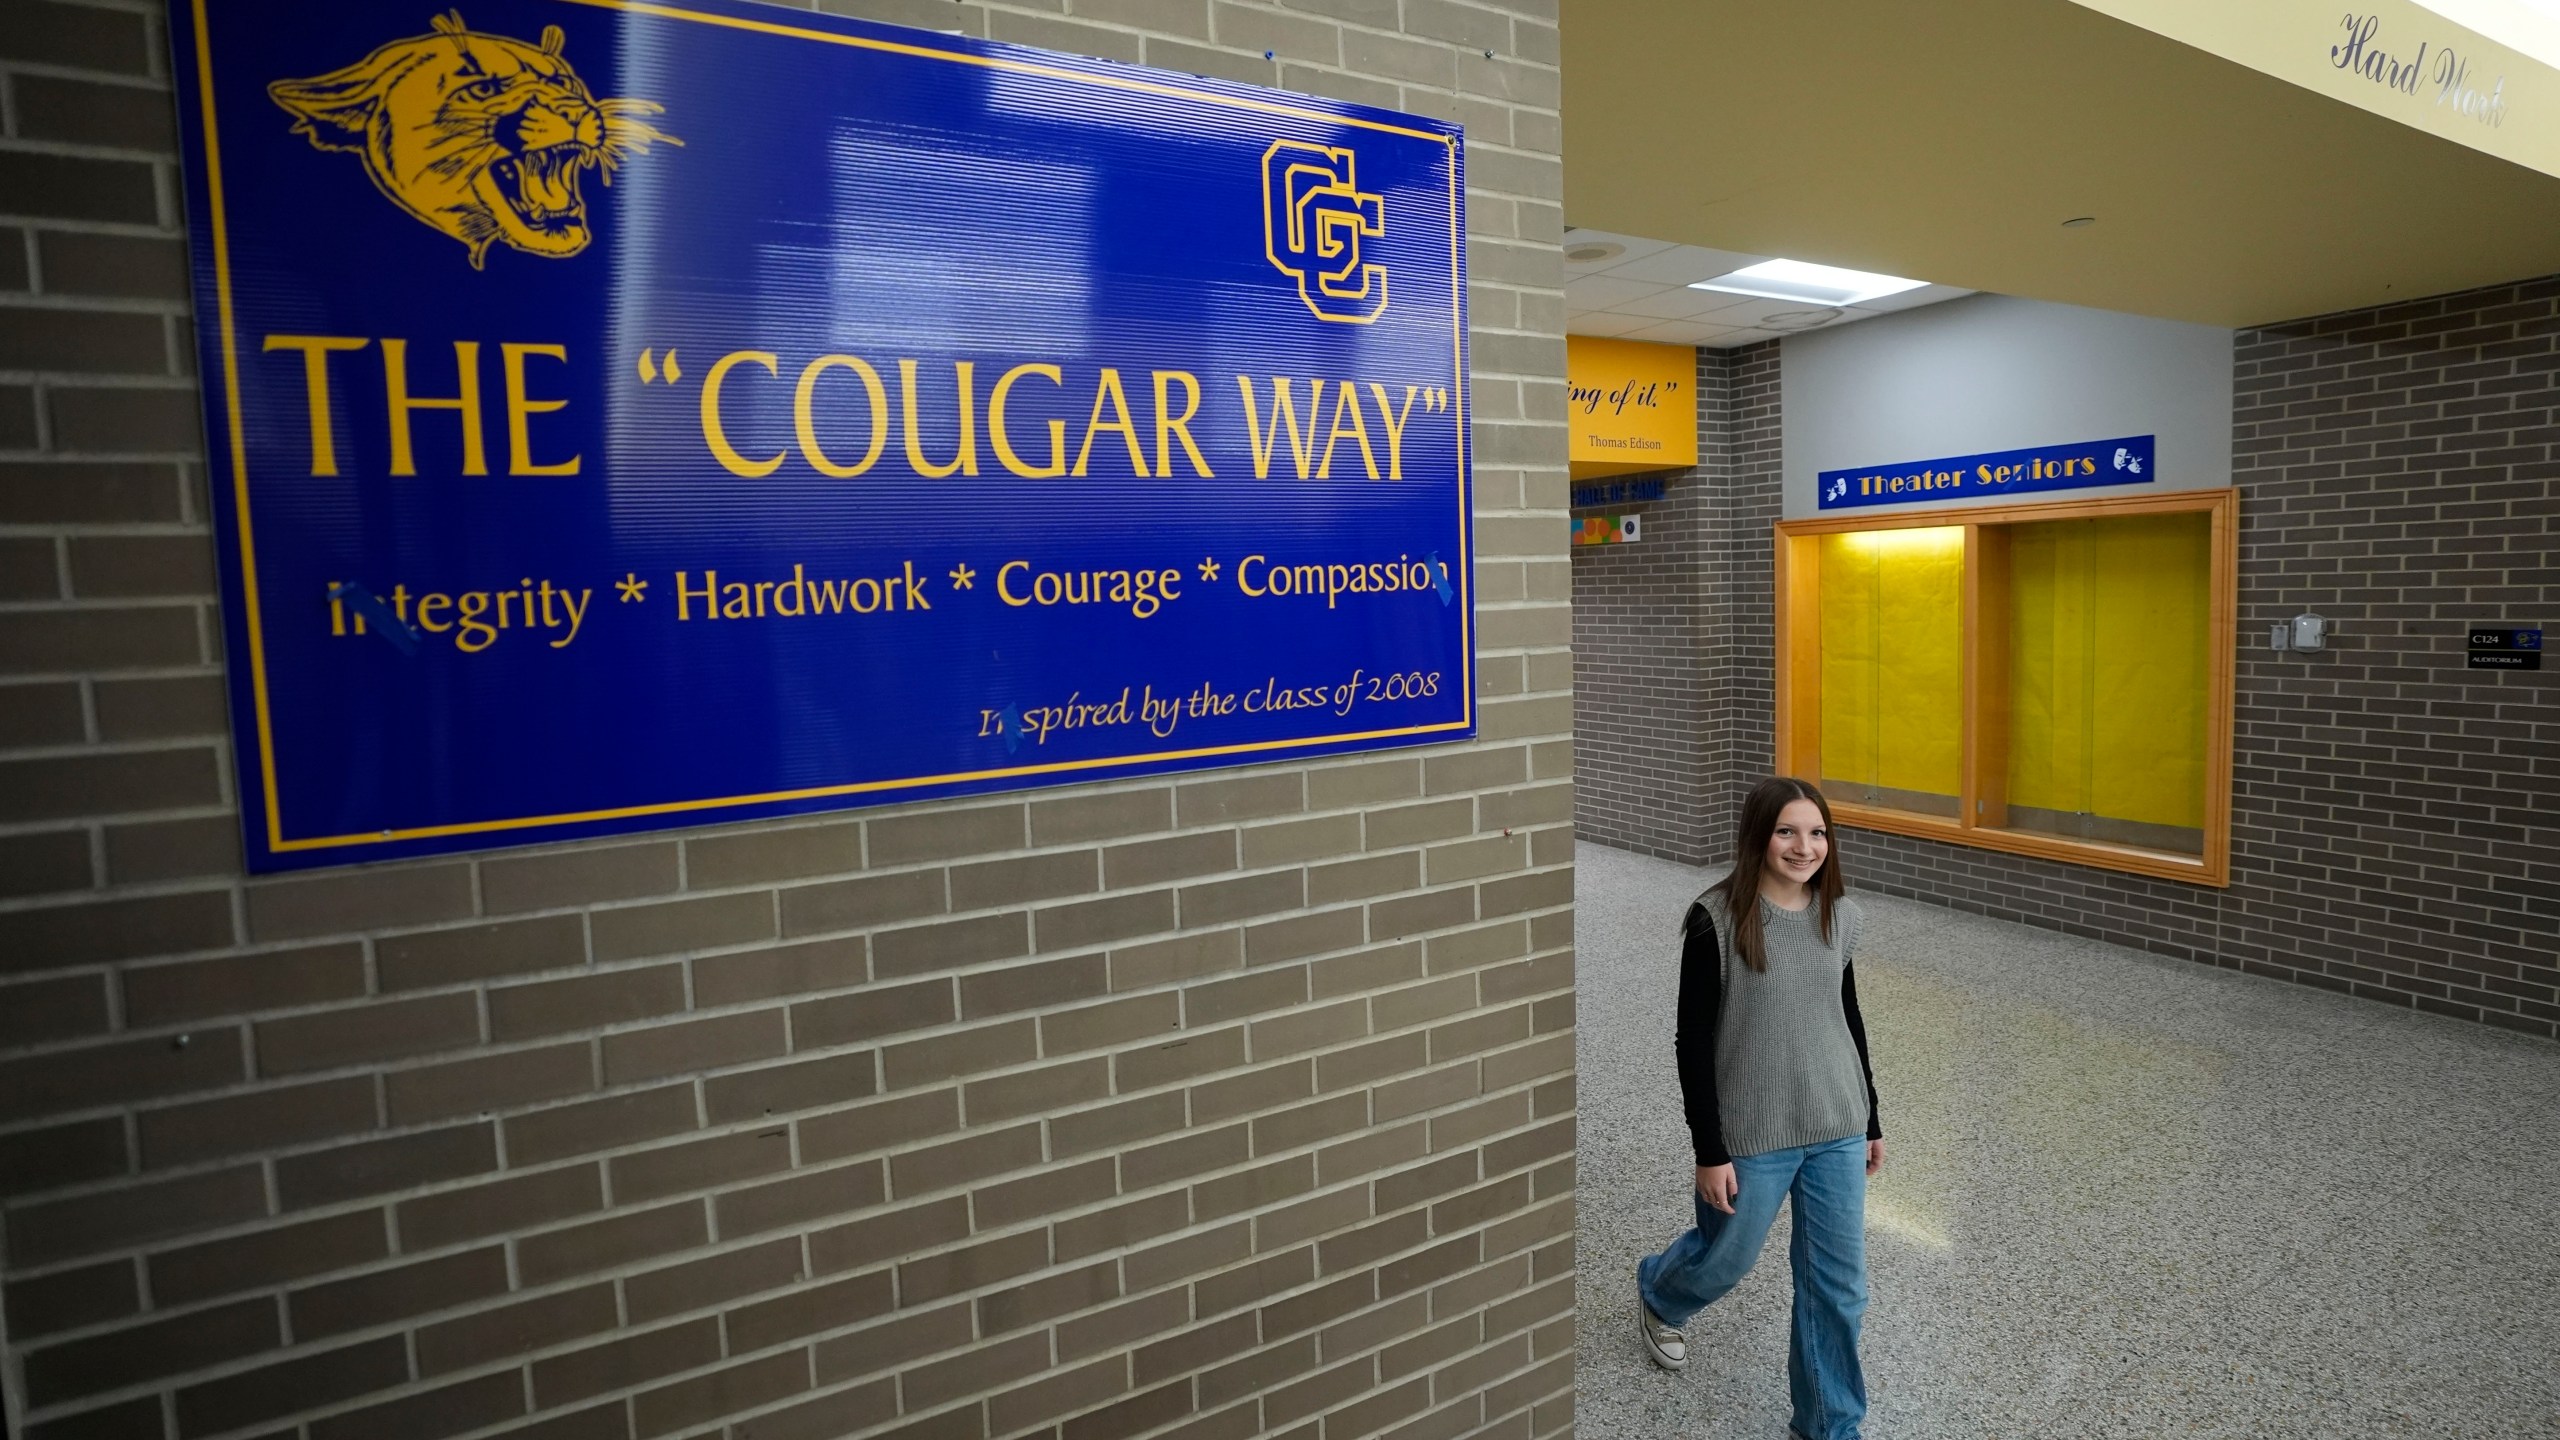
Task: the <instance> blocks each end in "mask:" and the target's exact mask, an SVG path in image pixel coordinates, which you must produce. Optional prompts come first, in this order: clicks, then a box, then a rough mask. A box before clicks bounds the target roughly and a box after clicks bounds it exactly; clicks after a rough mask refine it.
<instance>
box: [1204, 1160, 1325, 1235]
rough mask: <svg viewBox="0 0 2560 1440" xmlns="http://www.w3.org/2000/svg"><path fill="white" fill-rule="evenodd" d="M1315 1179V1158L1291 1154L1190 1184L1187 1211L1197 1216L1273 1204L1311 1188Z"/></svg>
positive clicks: (1208, 1216)
mask: <svg viewBox="0 0 2560 1440" xmlns="http://www.w3.org/2000/svg"><path fill="white" fill-rule="evenodd" d="M1315 1183H1316V1163H1315V1158H1314V1157H1313V1156H1310V1155H1293V1156H1290V1157H1289V1158H1287V1159H1285V1160H1275V1161H1272V1162H1270V1163H1268V1164H1263V1165H1256V1166H1254V1167H1253V1168H1251V1169H1249V1170H1238V1171H1235V1172H1234V1173H1232V1174H1227V1175H1219V1176H1215V1177H1212V1178H1210V1179H1207V1180H1203V1181H1201V1182H1200V1183H1199V1184H1197V1185H1194V1186H1192V1187H1191V1212H1192V1215H1193V1217H1194V1218H1195V1219H1199V1220H1213V1219H1217V1218H1218V1217H1220V1216H1225V1215H1241V1214H1244V1213H1245V1212H1247V1211H1252V1210H1260V1209H1264V1208H1266V1207H1269V1206H1272V1205H1277V1204H1279V1203H1280V1202H1281V1201H1283V1200H1286V1199H1288V1198H1289V1197H1290V1196H1292V1195H1303V1194H1305V1193H1306V1192H1307V1191H1309V1190H1312V1189H1314V1188H1315Z"/></svg>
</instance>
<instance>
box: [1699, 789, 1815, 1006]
mask: <svg viewBox="0 0 2560 1440" xmlns="http://www.w3.org/2000/svg"><path fill="white" fill-rule="evenodd" d="M1798 800H1810V801H1812V802H1813V808H1814V809H1816V810H1819V811H1821V812H1822V828H1823V830H1824V832H1825V834H1826V835H1827V837H1828V838H1829V840H1830V842H1831V843H1830V846H1829V848H1828V849H1827V850H1826V851H1825V852H1824V854H1823V857H1822V868H1821V869H1820V870H1817V871H1815V872H1814V875H1813V893H1814V896H1815V908H1814V917H1813V918H1814V924H1815V926H1816V928H1817V933H1819V934H1820V935H1821V936H1822V938H1823V940H1824V941H1825V942H1828V941H1829V940H1830V939H1831V912H1832V910H1833V908H1834V907H1835V906H1837V905H1838V904H1839V903H1840V892H1841V891H1842V890H1843V889H1845V888H1846V886H1845V884H1844V882H1843V881H1842V879H1841V873H1840V837H1839V834H1838V831H1837V828H1836V827H1835V826H1833V825H1832V823H1831V802H1830V801H1828V800H1825V799H1823V798H1822V792H1821V791H1820V790H1817V789H1815V788H1814V786H1813V784H1812V782H1810V781H1805V780H1798V779H1796V778H1795V777H1793V776H1790V775H1776V776H1772V777H1770V778H1769V779H1766V780H1763V781H1761V782H1760V783H1759V784H1757V785H1754V786H1752V787H1751V793H1750V794H1749V795H1748V796H1745V797H1744V798H1743V801H1742V823H1741V824H1740V825H1739V826H1737V827H1735V830H1734V836H1733V873H1732V874H1730V875H1727V876H1725V877H1724V878H1723V879H1722V880H1719V881H1717V882H1716V883H1715V884H1714V885H1712V886H1709V887H1708V889H1707V894H1709V895H1715V896H1719V897H1721V900H1722V903H1723V905H1724V913H1725V915H1726V917H1727V918H1728V919H1729V920H1730V921H1731V923H1732V930H1733V948H1734V949H1735V950H1736V951H1738V952H1740V954H1741V956H1742V963H1743V964H1745V965H1748V966H1750V967H1751V968H1752V969H1754V970H1767V969H1768V968H1769V955H1768V948H1767V946H1766V944H1765V943H1764V942H1763V938H1762V935H1761V924H1760V872H1761V870H1763V869H1764V868H1766V866H1767V864H1768V860H1769V837H1770V836H1772V835H1775V834H1776V833H1777V832H1778V815H1779V812H1781V811H1783V810H1785V809H1786V808H1787V807H1788V806H1790V805H1792V804H1794V803H1795V802H1797V801H1798ZM1701 898H1703V897H1701ZM1691 913H1692V914H1694V915H1696V916H1697V917H1698V918H1699V920H1700V921H1701V922H1702V923H1703V922H1704V920H1705V918H1706V915H1705V909H1704V907H1703V906H1701V907H1699V908H1698V909H1696V910H1693V911H1692V912H1691Z"/></svg>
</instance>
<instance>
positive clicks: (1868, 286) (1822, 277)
mask: <svg viewBox="0 0 2560 1440" xmlns="http://www.w3.org/2000/svg"><path fill="white" fill-rule="evenodd" d="M1928 283H1929V282H1928V281H1926V280H1905V279H1903V278H1902V277H1901V276H1899V275H1876V274H1871V273H1869V272H1867V271H1864V270H1843V269H1840V268H1838V267H1837V266H1832V265H1815V264H1811V263H1808V262H1806V261H1803V260H1763V261H1761V262H1760V263H1759V264H1757V265H1746V266H1744V267H1742V268H1741V269H1739V270H1735V271H1731V272H1729V273H1727V274H1723V275H1718V276H1715V277H1713V278H1711V279H1706V280H1698V281H1693V282H1691V284H1690V286H1689V288H1690V289H1692V290H1720V291H1723V292H1724V293H1725V294H1728V295H1753V296H1757V297H1759V298H1761V299H1764V300H1795V301H1801V302H1804V303H1806V304H1812V305H1856V304H1859V303H1860V302H1862V301H1867V300H1876V299H1881V298H1883V297H1884V296H1887V295H1899V294H1901V293H1902V292H1903V291H1905V290H1917V289H1919V288H1920V287H1921V286H1923V285H1926V284H1928Z"/></svg>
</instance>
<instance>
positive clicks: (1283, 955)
mask: <svg viewBox="0 0 2560 1440" xmlns="http://www.w3.org/2000/svg"><path fill="white" fill-rule="evenodd" d="M1366 938H1368V926H1367V923H1366V921H1365V920H1364V919H1363V918H1362V912H1361V910H1360V909H1359V907H1357V906H1354V907H1352V908H1350V909H1346V910H1327V911H1320V912H1318V913H1316V914H1313V915H1299V916H1294V917H1292V918H1290V919H1287V920H1271V921H1266V922H1264V923H1262V924H1259V925H1255V926H1252V927H1250V928H1249V929H1247V930H1246V931H1245V932H1244V958H1245V963H1246V964H1248V965H1277V964H1279V963H1281V962H1282V961H1286V960H1302V959H1304V958H1306V957H1307V956H1309V955H1318V954H1322V953H1323V952H1325V951H1327V950H1341V949H1346V948H1348V947H1350V946H1353V945H1357V944H1359V943H1360V942H1361V941H1362V940H1364V939H1366Z"/></svg>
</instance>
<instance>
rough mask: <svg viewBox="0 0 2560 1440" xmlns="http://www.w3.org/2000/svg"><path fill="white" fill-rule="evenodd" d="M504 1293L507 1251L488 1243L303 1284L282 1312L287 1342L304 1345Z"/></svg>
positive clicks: (286, 1300)
mask: <svg viewBox="0 0 2560 1440" xmlns="http://www.w3.org/2000/svg"><path fill="white" fill-rule="evenodd" d="M506 1290H507V1252H506V1250H505V1248H504V1247H502V1246H497V1245H492V1246H489V1247H488V1248H486V1249H482V1250H465V1251H463V1252H461V1253H460V1254H458V1255H440V1256H437V1257H436V1258H435V1259H432V1260H420V1261H417V1262H415V1263H414V1264H409V1265H395V1266H393V1267H391V1268H390V1269H388V1270H375V1271H372V1272H370V1273H368V1274H364V1275H359V1276H355V1277H353V1278H351V1279H346V1280H333V1281H330V1282H328V1283H326V1284H321V1285H308V1286H305V1287H303V1288H302V1289H299V1290H296V1291H294V1292H293V1293H292V1294H290V1295H288V1296H286V1297H285V1308H286V1311H287V1313H289V1314H291V1315H292V1317H293V1338H294V1339H295V1340H296V1341H306V1340H318V1339H322V1338H325V1337H327V1336H331V1335H344V1334H346V1333H347V1332H348V1331H350V1330H362V1329H366V1328H368V1327H370V1326H374V1325H384V1324H388V1323H390V1322H391V1321H394V1320H407V1319H410V1318H412V1317H415V1316H419V1315H425V1314H429V1313H432V1312H434V1311H437V1310H450V1309H452V1308H454V1307H455V1306H458V1305H467V1304H469V1303H470V1302H472V1301H474V1300H485V1299H487V1298H488V1297H490V1296H492V1295H503V1294H505V1293H506Z"/></svg>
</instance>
